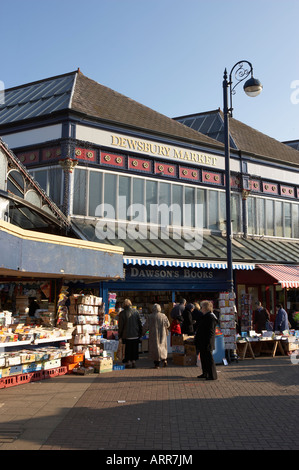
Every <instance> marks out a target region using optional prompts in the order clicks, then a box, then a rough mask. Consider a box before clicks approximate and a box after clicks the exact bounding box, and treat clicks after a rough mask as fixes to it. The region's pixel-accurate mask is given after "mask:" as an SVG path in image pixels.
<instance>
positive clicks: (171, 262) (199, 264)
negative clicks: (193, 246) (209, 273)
mask: <svg viewBox="0 0 299 470" xmlns="http://www.w3.org/2000/svg"><path fill="white" fill-rule="evenodd" d="M124 264H126V265H128V264H135V265H136V264H138V265H139V266H141V265H145V266H165V267H166V266H168V267H175V268H208V269H211V268H212V269H226V266H227V265H226V263H218V262H217V261H215V262H212V261H211V262H207V261H191V260H180V259H160V258H126V257H124ZM233 269H240V270H253V269H255V264H251V263H250V264H248V263H246V264H239V263H233Z"/></svg>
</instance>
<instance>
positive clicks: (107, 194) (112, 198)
mask: <svg viewBox="0 0 299 470" xmlns="http://www.w3.org/2000/svg"><path fill="white" fill-rule="evenodd" d="M104 176H105V184H104V203H105V204H109V205H110V206H112V207H113V208H114V211H115V209H116V191H117V186H116V183H117V181H116V175H111V174H110V173H105V175H104Z"/></svg>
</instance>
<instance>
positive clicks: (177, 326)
mask: <svg viewBox="0 0 299 470" xmlns="http://www.w3.org/2000/svg"><path fill="white" fill-rule="evenodd" d="M182 321H183V318H182V317H177V318H174V320H172V322H171V325H170V334H171V337H170V345H171V346H172V337H173V336H174V335H181V334H182V330H181V323H182Z"/></svg>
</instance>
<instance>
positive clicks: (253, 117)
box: [0, 0, 299, 141]
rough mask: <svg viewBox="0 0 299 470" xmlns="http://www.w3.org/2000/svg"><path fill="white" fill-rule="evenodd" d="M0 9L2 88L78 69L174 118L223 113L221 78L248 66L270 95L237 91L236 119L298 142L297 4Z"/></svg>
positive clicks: (78, 0)
mask: <svg viewBox="0 0 299 470" xmlns="http://www.w3.org/2000/svg"><path fill="white" fill-rule="evenodd" d="M0 7H1V9H0V12H1V33H0V34H1V39H2V48H1V72H0V80H1V81H2V82H3V83H4V87H5V88H11V87H13V86H17V85H21V84H23V83H28V82H32V81H35V80H40V79H43V78H46V77H51V76H54V75H60V74H63V73H67V72H71V71H73V70H76V69H77V68H78V67H80V69H81V71H82V72H83V73H84V75H86V76H88V77H89V78H92V79H93V80H95V81H97V82H99V83H101V84H103V85H105V86H108V87H110V88H112V89H113V90H115V91H117V92H119V93H122V94H124V95H126V96H129V97H130V98H132V99H134V100H136V101H139V102H140V103H142V104H144V105H146V106H149V107H150V108H152V109H155V110H156V111H159V112H160V113H162V114H165V115H166V116H169V117H175V116H182V115H187V114H193V113H197V112H203V111H208V110H213V109H217V108H219V107H220V108H222V77H223V71H224V69H225V68H227V69H228V71H230V70H231V68H232V67H233V65H234V64H235V63H236V62H238V61H239V60H241V59H244V60H248V61H250V62H252V64H253V67H254V75H255V76H256V77H257V78H259V79H260V81H261V82H262V84H263V87H264V88H263V92H262V94H261V95H259V96H258V97H256V98H248V97H247V96H246V95H245V94H244V92H243V86H242V85H239V86H238V87H237V93H236V95H235V96H234V101H233V106H234V118H236V119H239V120H240V121H242V122H244V123H246V124H248V125H250V126H252V127H254V128H255V129H258V130H259V131H261V132H263V133H265V134H268V135H269V136H271V137H274V138H276V139H277V140H281V141H283V140H294V139H299V27H298V18H299V1H298V0H284V1H282V0H251V1H250V2H249V1H246V2H245V1H244V0H238V1H237V0H208V1H203V0H84V1H83V0H26V1H25V0H10V1H9V2H5V1H4V0H1V2H0ZM292 86H293V87H294V88H292ZM297 102H298V103H297Z"/></svg>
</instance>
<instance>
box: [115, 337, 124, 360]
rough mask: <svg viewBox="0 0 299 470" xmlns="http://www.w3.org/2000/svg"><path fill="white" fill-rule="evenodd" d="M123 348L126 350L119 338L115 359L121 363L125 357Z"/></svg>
mask: <svg viewBox="0 0 299 470" xmlns="http://www.w3.org/2000/svg"><path fill="white" fill-rule="evenodd" d="M125 348H126V345H125V344H124V343H123V341H122V339H121V338H119V340H118V347H117V351H116V357H117V359H118V360H119V361H122V360H123V359H124V357H125Z"/></svg>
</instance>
